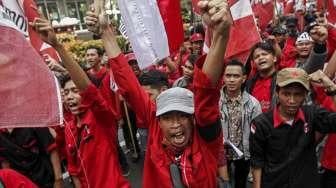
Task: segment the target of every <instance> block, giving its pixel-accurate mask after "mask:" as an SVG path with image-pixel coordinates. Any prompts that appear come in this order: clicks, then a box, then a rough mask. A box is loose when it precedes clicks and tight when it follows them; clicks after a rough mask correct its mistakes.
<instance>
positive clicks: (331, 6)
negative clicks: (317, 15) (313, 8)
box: [317, 0, 336, 24]
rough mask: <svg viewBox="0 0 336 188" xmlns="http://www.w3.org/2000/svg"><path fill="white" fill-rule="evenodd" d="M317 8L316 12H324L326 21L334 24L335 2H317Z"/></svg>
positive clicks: (335, 18)
mask: <svg viewBox="0 0 336 188" xmlns="http://www.w3.org/2000/svg"><path fill="white" fill-rule="evenodd" d="M317 8H318V10H326V12H327V19H328V21H329V22H330V23H332V24H336V0H326V1H325V0H318V1H317Z"/></svg>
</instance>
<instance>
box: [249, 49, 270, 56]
mask: <svg viewBox="0 0 336 188" xmlns="http://www.w3.org/2000/svg"><path fill="white" fill-rule="evenodd" d="M260 53H267V54H272V53H271V52H268V51H266V50H264V49H262V48H256V49H255V50H254V52H253V55H256V54H260Z"/></svg>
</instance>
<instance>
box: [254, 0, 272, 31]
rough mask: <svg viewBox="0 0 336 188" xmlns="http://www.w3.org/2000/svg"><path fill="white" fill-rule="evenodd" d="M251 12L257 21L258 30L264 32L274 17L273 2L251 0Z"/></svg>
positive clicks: (270, 0) (268, 0) (269, 0)
mask: <svg viewBox="0 0 336 188" xmlns="http://www.w3.org/2000/svg"><path fill="white" fill-rule="evenodd" d="M252 10H253V13H254V15H255V17H257V18H258V20H259V28H260V29H261V30H262V31H264V30H265V28H266V27H267V25H268V24H269V23H270V21H271V20H272V18H273V15H274V1H273V0H253V1H252Z"/></svg>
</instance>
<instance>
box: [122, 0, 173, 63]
mask: <svg viewBox="0 0 336 188" xmlns="http://www.w3.org/2000/svg"><path fill="white" fill-rule="evenodd" d="M118 6H119V9H120V12H121V16H122V18H123V21H124V24H125V26H126V31H127V36H128V39H129V41H130V43H131V45H132V49H133V51H134V54H135V56H136V58H137V61H138V63H139V66H140V68H145V67H148V66H149V65H151V64H153V63H156V62H158V61H160V60H162V59H164V58H166V57H168V56H169V46H168V39H167V34H166V31H165V27H164V24H163V21H162V18H161V15H160V12H159V8H158V5H157V2H156V0H127V1H125V0H118Z"/></svg>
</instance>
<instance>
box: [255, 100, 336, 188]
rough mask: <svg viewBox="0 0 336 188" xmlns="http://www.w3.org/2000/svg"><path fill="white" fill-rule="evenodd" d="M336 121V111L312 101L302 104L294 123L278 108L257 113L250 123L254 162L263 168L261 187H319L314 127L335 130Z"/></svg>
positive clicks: (327, 130) (328, 130)
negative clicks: (280, 115) (283, 118)
mask: <svg viewBox="0 0 336 188" xmlns="http://www.w3.org/2000/svg"><path fill="white" fill-rule="evenodd" d="M301 111H302V112H301ZM302 114H303V115H304V116H303V115H302ZM335 122H336V113H332V112H329V111H327V110H325V109H323V108H320V107H317V106H312V105H309V106H303V107H302V108H301V109H300V110H299V111H298V113H297V115H296V118H295V119H294V121H293V124H292V125H291V126H290V125H288V124H286V123H285V122H284V121H283V120H282V119H281V118H280V117H279V114H278V112H277V109H274V110H272V111H269V112H267V113H263V114H261V115H259V116H257V117H256V118H255V119H254V120H253V122H252V124H251V135H250V152H251V166H252V167H253V168H261V169H262V183H261V184H262V187H266V188H297V187H305V188H319V187H320V182H319V178H318V174H317V165H316V162H317V158H316V155H315V131H318V132H321V133H330V132H336V126H335Z"/></svg>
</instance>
